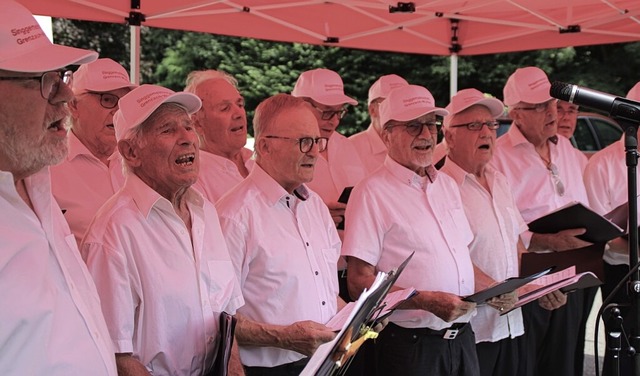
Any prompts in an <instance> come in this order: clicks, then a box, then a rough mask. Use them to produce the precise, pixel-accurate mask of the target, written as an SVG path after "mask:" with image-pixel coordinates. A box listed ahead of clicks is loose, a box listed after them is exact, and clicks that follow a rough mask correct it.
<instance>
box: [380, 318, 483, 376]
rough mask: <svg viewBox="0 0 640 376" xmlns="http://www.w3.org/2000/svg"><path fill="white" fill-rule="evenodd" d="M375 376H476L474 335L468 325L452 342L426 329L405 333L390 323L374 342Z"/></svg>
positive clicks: (411, 330) (404, 330) (478, 369)
mask: <svg viewBox="0 0 640 376" xmlns="http://www.w3.org/2000/svg"><path fill="white" fill-rule="evenodd" d="M375 353H376V357H375V361H376V368H377V374H378V375H384V376H396V375H397V376H424V375H438V376H479V375H480V368H479V365H478V356H477V354H476V345H475V335H474V334H473V330H472V329H471V325H469V324H467V325H466V326H465V327H464V329H462V330H460V332H459V333H458V336H457V337H456V338H455V339H444V338H442V333H440V334H434V333H433V331H430V330H429V329H423V328H418V329H407V328H402V327H400V326H398V325H395V324H393V323H389V325H387V326H386V327H385V329H384V330H383V331H382V332H381V333H380V335H379V336H378V338H377V339H376V345H375Z"/></svg>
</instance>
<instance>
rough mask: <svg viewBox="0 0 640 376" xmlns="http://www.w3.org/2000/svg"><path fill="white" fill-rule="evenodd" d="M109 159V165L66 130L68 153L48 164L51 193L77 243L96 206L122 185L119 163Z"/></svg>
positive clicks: (122, 177) (80, 239)
mask: <svg viewBox="0 0 640 376" xmlns="http://www.w3.org/2000/svg"><path fill="white" fill-rule="evenodd" d="M116 154H118V153H117V152H116ZM118 156H119V154H118ZM118 159H119V158H118ZM111 162H112V160H110V163H109V166H107V165H105V164H104V163H102V162H101V161H100V160H99V159H98V158H96V157H95V156H94V155H93V154H91V152H90V151H89V149H87V147H86V146H84V145H83V144H82V142H80V140H79V139H78V137H76V135H75V134H73V132H69V155H68V156H67V158H66V159H65V160H64V161H63V162H62V163H61V164H59V165H56V166H52V167H51V189H52V191H53V196H54V197H55V198H56V201H57V202H58V205H60V208H62V210H63V211H64V217H65V218H66V220H67V222H68V223H69V227H70V228H71V231H72V232H73V234H74V235H75V237H76V241H77V242H78V244H80V242H81V241H82V237H83V236H84V234H85V232H86V231H87V228H88V227H89V223H90V222H91V220H92V219H93V216H94V215H95V214H96V212H97V211H98V209H100V207H101V206H102V205H103V204H104V203H105V202H106V201H107V200H108V199H109V197H111V196H113V194H114V193H116V192H117V191H118V189H120V187H122V183H123V181H124V176H123V174H122V165H121V164H120V163H111Z"/></svg>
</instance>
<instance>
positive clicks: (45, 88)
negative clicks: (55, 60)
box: [0, 70, 73, 103]
mask: <svg viewBox="0 0 640 376" xmlns="http://www.w3.org/2000/svg"><path fill="white" fill-rule="evenodd" d="M27 80H37V81H40V95H42V98H44V99H46V100H47V101H48V102H49V103H51V100H52V99H53V98H55V97H56V95H58V92H59V91H60V83H61V82H64V83H65V84H66V85H67V86H71V83H72V82H73V72H72V71H70V70H68V71H62V70H60V71H50V72H44V73H43V74H41V75H40V76H31V77H17V76H16V77H0V81H27Z"/></svg>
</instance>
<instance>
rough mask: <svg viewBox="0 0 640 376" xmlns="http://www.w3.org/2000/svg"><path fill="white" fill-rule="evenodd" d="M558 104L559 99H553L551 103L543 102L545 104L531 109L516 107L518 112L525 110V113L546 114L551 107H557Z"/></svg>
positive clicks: (536, 105)
mask: <svg viewBox="0 0 640 376" xmlns="http://www.w3.org/2000/svg"><path fill="white" fill-rule="evenodd" d="M557 103H558V100H557V99H551V100H549V101H546V102H543V103H538V104H534V105H533V106H530V107H516V108H515V109H516V110H525V111H535V112H545V111H547V110H548V109H549V108H550V107H551V106H554V107H555V106H556V105H557Z"/></svg>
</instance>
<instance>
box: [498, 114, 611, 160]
mask: <svg viewBox="0 0 640 376" xmlns="http://www.w3.org/2000/svg"><path fill="white" fill-rule="evenodd" d="M498 122H499V123H500V127H499V128H498V130H497V134H498V137H500V136H502V135H503V134H505V133H507V131H508V130H509V127H510V126H511V119H509V118H508V117H500V118H498ZM622 133H623V131H622V128H621V127H620V125H619V124H618V123H617V122H616V121H615V120H613V119H611V118H609V117H607V116H604V115H601V114H598V113H595V112H580V113H578V122H577V125H576V130H575V132H574V133H573V137H571V144H573V146H574V147H576V148H577V149H579V150H581V151H582V152H584V153H585V154H586V155H587V157H590V156H591V155H593V154H594V153H595V152H597V151H598V150H601V149H604V148H606V147H607V146H609V145H610V144H612V143H614V142H616V141H618V140H619V139H620V138H622Z"/></svg>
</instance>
